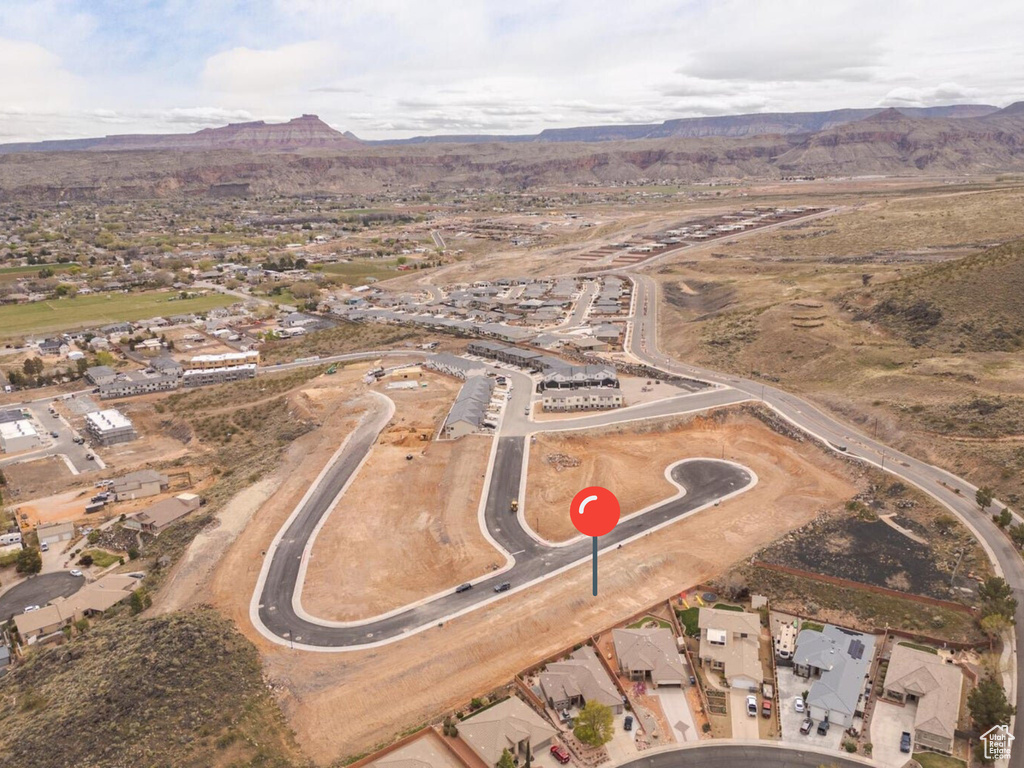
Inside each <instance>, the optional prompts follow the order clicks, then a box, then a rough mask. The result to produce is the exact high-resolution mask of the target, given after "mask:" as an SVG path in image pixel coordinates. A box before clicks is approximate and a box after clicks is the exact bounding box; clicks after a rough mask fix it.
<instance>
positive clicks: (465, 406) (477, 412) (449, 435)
mask: <svg viewBox="0 0 1024 768" xmlns="http://www.w3.org/2000/svg"><path fill="white" fill-rule="evenodd" d="M493 389H494V382H493V381H492V380H491V379H489V378H488V377H486V376H470V377H469V378H468V379H466V383H465V384H463V385H462V389H461V390H459V396H458V397H457V398H455V402H454V403H453V404H452V409H451V410H450V411H449V412H448V418H447V419H445V421H444V426H443V427H442V428H441V437H444V438H446V439H448V440H454V439H456V438H459V437H462V436H463V435H471V434H473V433H474V432H477V431H479V430H480V428H481V427H482V426H483V424H484V419H485V418H486V417H487V406H488V404H489V403H490V402H491V392H492V390H493Z"/></svg>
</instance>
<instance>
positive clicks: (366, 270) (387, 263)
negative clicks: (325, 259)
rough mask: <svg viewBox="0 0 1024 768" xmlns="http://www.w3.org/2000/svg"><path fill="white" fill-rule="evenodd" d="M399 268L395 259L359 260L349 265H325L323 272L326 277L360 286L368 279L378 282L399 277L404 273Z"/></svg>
mask: <svg viewBox="0 0 1024 768" xmlns="http://www.w3.org/2000/svg"><path fill="white" fill-rule="evenodd" d="M397 266H398V261H397V260H395V259H374V260H369V259H359V260H357V261H352V262H348V263H339V264H324V267H323V271H324V274H325V275H334V276H336V277H340V278H342V279H344V280H345V281H346V282H349V283H352V284H355V285H358V284H360V283H362V282H363V281H364V280H366V278H368V277H375V278H377V279H378V280H387V279H388V278H389V277H398V275H400V274H402V273H401V272H399V271H398V270H397V269H396V267H397Z"/></svg>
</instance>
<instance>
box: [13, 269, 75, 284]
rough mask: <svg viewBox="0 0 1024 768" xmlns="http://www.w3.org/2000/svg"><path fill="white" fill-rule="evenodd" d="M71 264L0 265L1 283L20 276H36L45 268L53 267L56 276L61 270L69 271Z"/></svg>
mask: <svg viewBox="0 0 1024 768" xmlns="http://www.w3.org/2000/svg"><path fill="white" fill-rule="evenodd" d="M71 266H72V265H71V264H33V265H29V266H22V265H18V266H14V267H0V283H8V282H12V281H14V280H17V279H18V278H20V277H30V276H32V277H34V276H35V275H36V274H38V273H39V270H41V269H44V268H49V269H52V270H53V272H54V276H56V275H59V274H60V273H61V272H67V271H68V269H70V268H71Z"/></svg>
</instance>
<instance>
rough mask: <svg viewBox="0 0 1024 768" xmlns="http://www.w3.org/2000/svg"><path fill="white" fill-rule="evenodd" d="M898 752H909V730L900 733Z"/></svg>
mask: <svg viewBox="0 0 1024 768" xmlns="http://www.w3.org/2000/svg"><path fill="white" fill-rule="evenodd" d="M900 752H910V731H904V732H903V733H901V734H900Z"/></svg>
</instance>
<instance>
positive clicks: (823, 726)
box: [818, 720, 828, 736]
mask: <svg viewBox="0 0 1024 768" xmlns="http://www.w3.org/2000/svg"><path fill="white" fill-rule="evenodd" d="M818 735H819V736H826V735H828V720H822V721H821V722H820V723H818Z"/></svg>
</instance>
